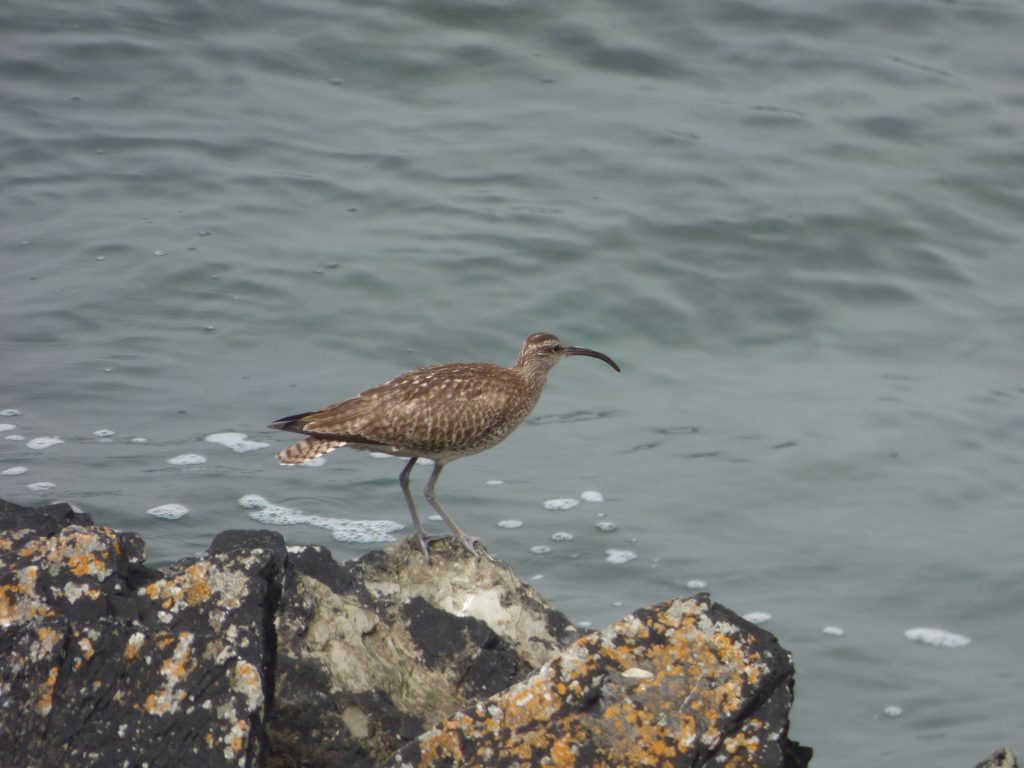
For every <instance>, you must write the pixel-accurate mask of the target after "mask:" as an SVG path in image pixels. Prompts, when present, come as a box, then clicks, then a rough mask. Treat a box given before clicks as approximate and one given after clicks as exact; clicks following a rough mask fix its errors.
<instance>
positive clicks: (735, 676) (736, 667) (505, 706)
mask: <svg viewBox="0 0 1024 768" xmlns="http://www.w3.org/2000/svg"><path fill="white" fill-rule="evenodd" d="M792 698H793V664H792V659H791V658H790V656H789V653H787V652H786V651H785V650H783V649H782V648H781V647H780V646H779V644H778V641H777V640H776V639H775V637H774V636H773V635H771V634H770V633H768V632H766V631H765V630H763V629H761V628H759V627H756V626H755V625H753V624H751V623H749V622H747V621H744V620H743V619H741V618H739V617H738V616H736V615H735V614H734V613H732V612H731V611H728V610H727V609H725V608H723V607H721V606H719V605H716V604H715V603H713V602H711V600H710V598H708V596H707V595H697V596H695V597H692V598H690V599H688V600H671V601H669V602H666V603H663V604H661V605H658V606H655V607H653V608H645V609H643V610H640V611H637V612H636V613H634V614H633V615H632V616H629V617H627V618H625V619H623V620H622V621H619V622H617V623H615V624H613V625H612V626H610V627H608V628H607V629H605V630H604V631H602V632H595V633H592V634H590V635H587V636H585V637H583V638H581V639H580V640H578V641H577V642H576V643H575V644H573V645H572V646H571V647H570V648H568V649H567V650H566V651H565V652H563V653H562V654H561V655H560V656H559V657H558V658H556V659H555V660H554V661H552V662H550V663H549V664H547V665H546V666H545V667H543V668H542V669H541V670H540V671H538V672H537V673H535V674H534V675H533V676H531V677H530V678H528V679H527V680H525V681H524V682H522V683H519V684H517V685H514V686H512V687H511V688H509V689H508V690H506V691H503V692H501V693H499V694H497V695H496V696H492V697H491V698H489V699H486V700H484V701H480V702H478V703H476V704H474V705H472V706H470V707H468V708H466V709H464V710H463V711H462V712H460V713H459V714H457V715H455V716H454V717H451V718H448V719H447V720H445V721H444V722H443V723H441V724H439V725H437V726H435V727H434V728H432V729H431V730H429V731H427V732H426V733H424V734H423V735H421V736H420V737H419V738H418V739H417V740H416V741H415V742H413V743H411V744H409V745H408V746H407V747H405V748H404V749H402V750H401V751H400V753H399V754H397V755H396V756H395V757H394V758H393V759H392V760H391V761H390V762H389V763H388V765H389V766H394V767H395V768H398V767H399V766H402V767H403V768H404V767H405V766H438V765H445V766H465V767H466V768H468V767H470V766H489V767H493V768H504V767H506V766H507V767H508V768H512V766H534V765H542V764H550V765H555V766H608V767H609V768H613V767H614V768H630V767H632V766H646V765H654V764H656V765H659V766H708V767H709V768H710V766H721V765H728V766H732V767H733V768H739V767H740V766H750V767H751V768H753V767H754V766H757V767H758V768H771V767H772V766H779V767H780V768H781V767H782V766H787V767H792V768H796V767H797V766H805V765H807V763H808V761H809V760H810V750H809V749H806V748H801V747H799V746H798V745H796V744H795V743H792V742H790V741H789V739H788V738H787V731H788V727H789V719H788V712H789V707H790V704H791V703H792ZM544 761H549V762H547V763H545V762H544Z"/></svg>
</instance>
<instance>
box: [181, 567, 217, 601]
mask: <svg viewBox="0 0 1024 768" xmlns="http://www.w3.org/2000/svg"><path fill="white" fill-rule="evenodd" d="M183 575H184V577H185V579H184V581H185V584H184V587H185V599H186V600H188V604H189V605H198V604H199V603H204V602H206V601H207V600H209V599H210V596H211V595H212V594H213V589H212V588H211V587H210V565H209V563H206V562H199V563H196V564H194V565H190V566H189V567H188V568H186V569H185V571H184V574H183Z"/></svg>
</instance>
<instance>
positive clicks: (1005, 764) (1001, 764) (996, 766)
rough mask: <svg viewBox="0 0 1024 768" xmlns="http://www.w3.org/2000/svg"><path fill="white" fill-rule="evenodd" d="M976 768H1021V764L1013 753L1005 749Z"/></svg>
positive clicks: (994, 753)
mask: <svg viewBox="0 0 1024 768" xmlns="http://www.w3.org/2000/svg"><path fill="white" fill-rule="evenodd" d="M975 768H1020V763H1018V762H1017V758H1016V757H1015V756H1014V754H1013V752H1011V751H1010V750H1009V749H1007V748H1006V747H1003V748H1002V749H997V750H996V751H995V752H993V753H992V754H991V755H989V756H988V757H987V758H986V759H985V760H982V761H981V762H980V763H978V764H977V766H975Z"/></svg>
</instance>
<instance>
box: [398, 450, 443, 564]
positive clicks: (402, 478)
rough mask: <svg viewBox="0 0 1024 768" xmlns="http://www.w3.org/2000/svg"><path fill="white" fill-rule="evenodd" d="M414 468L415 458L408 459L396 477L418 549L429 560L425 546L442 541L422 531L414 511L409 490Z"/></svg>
mask: <svg viewBox="0 0 1024 768" xmlns="http://www.w3.org/2000/svg"><path fill="white" fill-rule="evenodd" d="M415 466H416V457H415V456H413V457H412V458H411V459H409V462H408V463H407V464H406V465H405V468H404V469H403V470H402V473H401V474H400V475H399V476H398V483H399V485H401V486H402V493H403V494H404V495H405V503H406V504H407V505H408V506H409V514H410V515H412V522H413V525H415V526H416V538H417V539H419V542H420V547H421V548H422V549H423V554H424V555H426V556H427V559H428V560H429V559H430V552H428V551H427V545H428V544H429V543H430V542H432V541H437V540H438V539H443V538H444V537H443V536H428V535H427V532H426V531H424V530H423V524H422V523H421V522H420V516H419V513H418V512H417V511H416V505H415V504H414V503H413V501H412V492H411V491H410V490H409V475H410V474H411V473H412V468H413V467H415Z"/></svg>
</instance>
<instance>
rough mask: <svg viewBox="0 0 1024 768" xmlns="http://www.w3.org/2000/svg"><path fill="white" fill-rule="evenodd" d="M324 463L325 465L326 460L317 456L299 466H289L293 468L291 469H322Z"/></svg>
mask: <svg viewBox="0 0 1024 768" xmlns="http://www.w3.org/2000/svg"><path fill="white" fill-rule="evenodd" d="M326 463H327V459H325V458H324V457H323V456H317V457H316V458H315V459H310V460H309V461H304V462H302V463H301V464H292V465H290V466H293V467H322V466H323V465H324V464H326Z"/></svg>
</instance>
